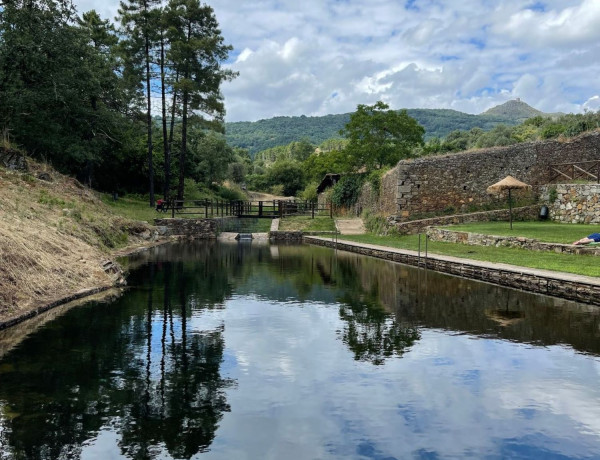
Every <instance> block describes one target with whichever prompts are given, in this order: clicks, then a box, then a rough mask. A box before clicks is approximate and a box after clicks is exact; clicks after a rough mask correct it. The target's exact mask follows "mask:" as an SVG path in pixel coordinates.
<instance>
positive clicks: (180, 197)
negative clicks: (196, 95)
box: [177, 90, 188, 200]
mask: <svg viewBox="0 0 600 460" xmlns="http://www.w3.org/2000/svg"><path fill="white" fill-rule="evenodd" d="M187 109H188V92H187V91H185V90H184V91H183V114H182V122H181V150H180V151H179V186H178V187H177V199H178V200H183V185H184V177H185V155H186V150H187V122H188V116H187Z"/></svg>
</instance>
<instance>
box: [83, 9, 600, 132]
mask: <svg viewBox="0 0 600 460" xmlns="http://www.w3.org/2000/svg"><path fill="white" fill-rule="evenodd" d="M206 3H208V4H209V5H210V6H212V7H213V9H214V10H215V15H216V17H217V20H218V21H219V24H220V27H221V30H222V33H223V36H224V38H225V42H226V43H228V44H230V45H232V46H233V48H234V50H233V52H232V53H231V54H230V58H229V59H228V61H227V62H226V63H225V66H226V67H228V68H231V69H233V70H235V71H237V72H239V76H238V77H237V78H236V79H235V80H234V81H232V82H228V83H225V84H224V85H223V87H222V90H223V95H224V97H225V106H226V109H227V115H226V121H229V122H233V121H256V120H259V119H265V118H271V117H274V116H298V115H306V116H321V115H327V114H337V113H347V112H352V111H354V110H355V109H356V106H357V105H358V104H373V103H375V102H377V101H379V100H381V101H384V102H385V103H387V104H388V105H389V106H390V107H391V108H392V109H401V108H429V109H437V108H445V109H455V110H459V111H462V112H467V113H473V114H477V113H481V112H483V111H485V110H487V109H489V108H491V107H493V106H495V105H498V104H501V103H503V102H506V101H508V100H511V99H515V98H520V99H521V100H522V101H524V102H526V103H528V104H529V105H531V106H533V107H535V108H536V109H539V110H542V111H544V112H566V113H578V112H583V111H585V110H593V111H597V110H600V79H599V78H598V75H600V0H545V1H536V0H532V1H521V0H397V1H392V0H301V1H300V0H252V1H248V0H246V1H244V0H211V1H208V2H206ZM74 4H75V5H76V6H77V9H78V11H79V12H83V11H87V10H90V9H96V11H98V13H100V15H101V16H103V17H104V18H111V19H114V17H115V15H116V12H117V8H118V1H117V0H74Z"/></svg>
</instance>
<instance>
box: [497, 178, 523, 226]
mask: <svg viewBox="0 0 600 460" xmlns="http://www.w3.org/2000/svg"><path fill="white" fill-rule="evenodd" d="M530 188H531V185H527V184H526V183H525V182H521V181H520V180H517V179H515V178H514V177H512V176H506V177H505V178H504V179H502V180H501V181H500V182H496V183H495V184H493V185H490V186H489V187H488V188H487V192H488V193H499V192H502V191H504V190H508V214H509V217H510V229H511V230H512V199H511V190H526V189H530Z"/></svg>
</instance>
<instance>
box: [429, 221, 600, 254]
mask: <svg viewBox="0 0 600 460" xmlns="http://www.w3.org/2000/svg"><path fill="white" fill-rule="evenodd" d="M427 236H428V237H429V239H430V240H431V241H444V242H447V243H461V244H469V245H471V246H496V247H506V248H520V249H528V250H530V251H547V252H556V253H560V254H588V255H593V256H600V248H598V247H590V246H574V245H572V244H559V243H544V242H541V241H538V240H535V239H532V238H524V237H522V236H497V235H483V234H480V233H470V232H460V231H454V230H449V229H442V228H428V229H427Z"/></svg>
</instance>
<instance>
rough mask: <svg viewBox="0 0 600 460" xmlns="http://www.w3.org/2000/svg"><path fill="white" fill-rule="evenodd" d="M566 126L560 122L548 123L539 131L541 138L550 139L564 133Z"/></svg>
mask: <svg viewBox="0 0 600 460" xmlns="http://www.w3.org/2000/svg"><path fill="white" fill-rule="evenodd" d="M565 129H566V127H565V126H564V125H562V124H560V123H550V124H548V125H546V126H544V128H543V129H542V132H541V133H540V135H541V137H542V139H552V138H555V137H558V136H560V135H561V134H564V132H565Z"/></svg>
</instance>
